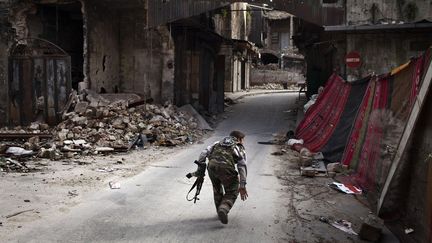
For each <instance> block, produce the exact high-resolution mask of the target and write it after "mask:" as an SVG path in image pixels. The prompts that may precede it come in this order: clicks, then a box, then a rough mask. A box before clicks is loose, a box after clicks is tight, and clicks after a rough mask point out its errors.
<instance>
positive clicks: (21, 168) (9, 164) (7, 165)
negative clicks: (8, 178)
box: [0, 157, 29, 172]
mask: <svg viewBox="0 0 432 243" xmlns="http://www.w3.org/2000/svg"><path fill="white" fill-rule="evenodd" d="M0 171H2V172H3V171H4V172H12V171H16V172H28V171H29V168H28V167H27V166H26V165H25V163H24V162H18V161H16V160H13V159H11V158H1V157H0Z"/></svg>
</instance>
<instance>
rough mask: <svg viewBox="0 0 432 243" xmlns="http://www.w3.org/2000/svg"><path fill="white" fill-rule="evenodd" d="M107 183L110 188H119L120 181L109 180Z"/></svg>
mask: <svg viewBox="0 0 432 243" xmlns="http://www.w3.org/2000/svg"><path fill="white" fill-rule="evenodd" d="M108 185H109V186H110V188H111V189H120V182H114V181H110V182H109V183H108Z"/></svg>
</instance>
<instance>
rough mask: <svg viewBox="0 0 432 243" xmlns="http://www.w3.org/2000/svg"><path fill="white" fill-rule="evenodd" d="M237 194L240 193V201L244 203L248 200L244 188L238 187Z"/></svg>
mask: <svg viewBox="0 0 432 243" xmlns="http://www.w3.org/2000/svg"><path fill="white" fill-rule="evenodd" d="M239 192H240V197H241V200H242V201H245V200H246V199H247V198H248V196H249V195H248V193H247V191H246V187H240V188H239Z"/></svg>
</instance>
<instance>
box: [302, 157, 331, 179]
mask: <svg viewBox="0 0 432 243" xmlns="http://www.w3.org/2000/svg"><path fill="white" fill-rule="evenodd" d="M306 161H308V160H305V161H304V162H306ZM309 161H310V160H309ZM300 174H301V175H302V176H307V177H315V176H327V169H326V167H325V164H324V161H322V160H311V163H310V164H307V163H303V166H300Z"/></svg>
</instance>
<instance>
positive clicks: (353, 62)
mask: <svg viewBox="0 0 432 243" xmlns="http://www.w3.org/2000/svg"><path fill="white" fill-rule="evenodd" d="M345 63H346V65H347V66H348V67H350V68H358V67H360V65H361V58H360V54H359V53H358V52H356V51H352V52H350V53H348V54H347V55H346V56H345Z"/></svg>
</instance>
